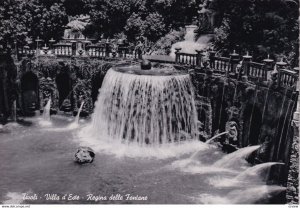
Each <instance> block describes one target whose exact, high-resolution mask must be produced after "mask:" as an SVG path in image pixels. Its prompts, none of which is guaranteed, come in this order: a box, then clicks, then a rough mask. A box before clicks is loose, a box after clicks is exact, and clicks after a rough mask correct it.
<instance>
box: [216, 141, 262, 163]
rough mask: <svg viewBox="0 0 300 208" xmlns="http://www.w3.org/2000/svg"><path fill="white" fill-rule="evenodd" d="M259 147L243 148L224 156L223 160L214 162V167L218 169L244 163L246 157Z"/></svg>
mask: <svg viewBox="0 0 300 208" xmlns="http://www.w3.org/2000/svg"><path fill="white" fill-rule="evenodd" d="M259 147H260V146H259V145H256V146H250V147H244V148H242V149H239V150H237V151H235V152H233V153H230V154H228V155H225V156H224V157H223V158H221V159H220V160H218V161H216V162H215V163H214V165H215V166H218V167H232V166H234V165H237V164H239V162H240V161H243V162H245V159H246V157H247V156H249V155H250V154H251V153H252V152H254V151H255V150H257V149H258V148H259Z"/></svg>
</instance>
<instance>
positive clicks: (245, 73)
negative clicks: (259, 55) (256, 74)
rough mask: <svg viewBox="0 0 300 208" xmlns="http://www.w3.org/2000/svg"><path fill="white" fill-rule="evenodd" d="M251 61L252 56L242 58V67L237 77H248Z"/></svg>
mask: <svg viewBox="0 0 300 208" xmlns="http://www.w3.org/2000/svg"><path fill="white" fill-rule="evenodd" d="M251 60H252V56H250V55H249V54H248V53H247V54H246V55H245V56H243V64H242V67H241V69H240V71H239V77H243V79H245V76H246V78H247V77H248V75H249V62H250V61H251Z"/></svg>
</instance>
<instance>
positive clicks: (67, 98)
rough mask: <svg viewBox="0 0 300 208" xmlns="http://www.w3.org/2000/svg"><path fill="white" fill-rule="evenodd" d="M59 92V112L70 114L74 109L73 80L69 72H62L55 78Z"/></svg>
mask: <svg viewBox="0 0 300 208" xmlns="http://www.w3.org/2000/svg"><path fill="white" fill-rule="evenodd" d="M55 82H56V86H57V90H58V106H59V110H62V111H65V112H69V111H72V110H73V108H74V99H73V80H72V79H71V76H70V73H69V72H68V71H67V70H62V71H60V72H59V73H58V74H57V76H56V78H55Z"/></svg>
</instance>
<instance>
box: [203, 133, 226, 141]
mask: <svg viewBox="0 0 300 208" xmlns="http://www.w3.org/2000/svg"><path fill="white" fill-rule="evenodd" d="M224 134H228V131H224V132H222V133H219V134H217V135H215V136H213V137H212V138H210V139H209V140H207V141H206V142H205V143H206V144H209V143H210V142H212V141H213V140H215V139H216V138H219V137H220V136H223V135H224Z"/></svg>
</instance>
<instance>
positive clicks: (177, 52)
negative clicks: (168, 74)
mask: <svg viewBox="0 0 300 208" xmlns="http://www.w3.org/2000/svg"><path fill="white" fill-rule="evenodd" d="M175 50H176V52H175V63H179V62H180V57H179V52H180V50H181V48H175Z"/></svg>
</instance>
